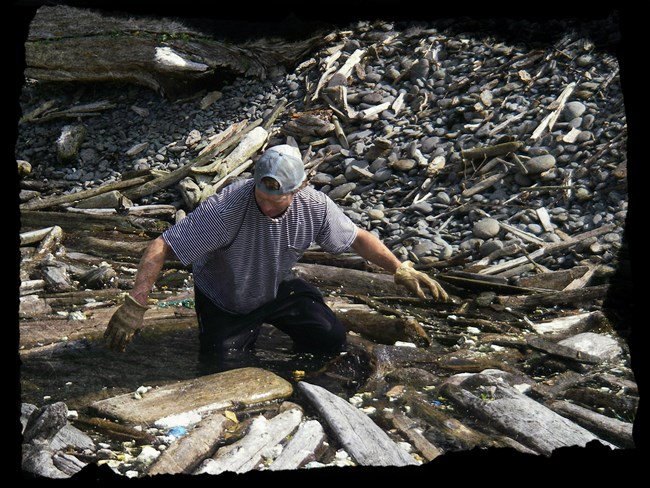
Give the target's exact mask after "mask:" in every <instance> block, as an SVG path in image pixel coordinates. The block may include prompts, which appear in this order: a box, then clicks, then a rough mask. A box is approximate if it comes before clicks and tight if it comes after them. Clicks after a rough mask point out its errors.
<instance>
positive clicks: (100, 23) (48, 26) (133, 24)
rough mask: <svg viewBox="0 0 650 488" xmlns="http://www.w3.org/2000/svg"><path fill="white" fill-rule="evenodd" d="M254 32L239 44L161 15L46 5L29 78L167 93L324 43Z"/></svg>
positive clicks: (37, 22) (34, 28)
mask: <svg viewBox="0 0 650 488" xmlns="http://www.w3.org/2000/svg"><path fill="white" fill-rule="evenodd" d="M324 40H325V39H324V37H323V36H322V35H321V36H318V35H312V37H310V38H309V39H305V40H300V41H296V42H288V41H284V40H278V39H274V40H273V41H270V40H268V39H266V40H265V39H256V40H255V41H250V42H246V43H242V44H239V45H235V44H231V43H228V42H224V41H221V40H217V39H216V38H215V37H213V33H211V32H209V31H201V30H200V29H196V28H194V27H191V26H189V25H186V24H184V23H182V22H179V21H176V20H172V19H165V18H160V19H158V18H144V17H137V16H129V17H126V16H124V15H120V14H117V13H113V12H107V11H104V12H103V11H99V10H89V9H78V8H73V7H67V6H54V7H50V6H43V7H41V8H39V9H38V11H37V12H36V15H35V16H34V19H33V21H32V24H31V25H30V30H29V34H28V36H27V42H26V43H25V61H26V71H25V76H26V77H27V78H34V79H36V80H40V81H49V82H70V81H79V82H85V83H88V82H105V81H111V82H126V83H133V84H137V85H142V86H145V87H148V88H151V89H153V90H155V91H156V92H158V93H160V94H162V95H164V96H168V97H174V96H179V95H180V94H181V93H183V92H186V91H187V90H188V89H192V88H193V87H194V88H196V87H199V86H201V83H206V82H212V83H213V82H214V81H215V80H224V79H228V78H232V77H236V76H251V77H258V78H264V77H265V76H266V75H267V74H268V72H269V71H270V70H271V69H272V68H274V67H277V66H290V65H292V64H294V63H295V62H296V61H297V60H299V59H300V58H302V57H303V56H305V54H306V53H308V52H309V51H311V50H312V49H314V48H315V47H316V46H318V45H320V44H322V43H323V42H324Z"/></svg>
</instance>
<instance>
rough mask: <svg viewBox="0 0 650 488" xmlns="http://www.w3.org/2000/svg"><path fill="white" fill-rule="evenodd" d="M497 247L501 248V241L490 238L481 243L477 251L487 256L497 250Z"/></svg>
mask: <svg viewBox="0 0 650 488" xmlns="http://www.w3.org/2000/svg"><path fill="white" fill-rule="evenodd" d="M499 249H503V242H501V241H500V240H498V239H490V240H488V241H485V242H484V243H483V244H481V247H479V249H478V252H479V253H480V255H481V256H489V255H490V254H492V253H493V252H494V251H498V250H499Z"/></svg>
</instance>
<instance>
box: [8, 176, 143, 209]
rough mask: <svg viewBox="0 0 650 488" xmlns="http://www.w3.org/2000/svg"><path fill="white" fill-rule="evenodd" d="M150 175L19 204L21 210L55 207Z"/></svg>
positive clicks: (135, 181)
mask: <svg viewBox="0 0 650 488" xmlns="http://www.w3.org/2000/svg"><path fill="white" fill-rule="evenodd" d="M149 179H150V177H147V176H140V177H136V178H131V179H127V180H122V181H115V182H110V183H106V184H104V185H101V186H99V187H97V188H91V189H89V190H82V191H79V192H76V193H66V194H64V195H54V196H51V197H48V198H35V199H33V200H29V201H28V202H26V203H24V204H22V205H21V206H20V209H21V210H41V209H44V208H49V207H56V206H58V205H64V204H66V203H74V202H78V201H80V200H84V199H86V198H90V197H94V196H97V195H102V194H104V193H107V192H110V191H113V190H120V189H122V188H129V187H131V186H136V185H141V184H143V183H145V182H146V181H147V180H149Z"/></svg>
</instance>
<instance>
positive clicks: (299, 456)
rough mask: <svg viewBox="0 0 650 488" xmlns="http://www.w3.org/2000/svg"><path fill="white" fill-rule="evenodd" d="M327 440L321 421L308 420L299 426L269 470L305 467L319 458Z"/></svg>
mask: <svg viewBox="0 0 650 488" xmlns="http://www.w3.org/2000/svg"><path fill="white" fill-rule="evenodd" d="M326 440H327V435H326V434H325V431H324V430H323V426H322V425H321V424H320V422H319V421H318V420H307V421H306V422H304V423H302V424H301V425H300V426H299V427H298V430H297V431H296V433H295V435H294V436H293V437H292V438H291V439H290V440H289V442H287V444H286V445H285V446H284V449H283V450H282V452H281V453H280V455H279V456H278V457H277V458H275V460H274V461H273V463H272V464H271V466H269V470H271V471H281V470H287V469H298V468H301V467H303V466H304V465H305V464H307V463H308V462H310V461H314V460H315V459H316V458H317V456H318V453H319V451H320V450H321V449H322V448H323V446H324V443H325V441H326Z"/></svg>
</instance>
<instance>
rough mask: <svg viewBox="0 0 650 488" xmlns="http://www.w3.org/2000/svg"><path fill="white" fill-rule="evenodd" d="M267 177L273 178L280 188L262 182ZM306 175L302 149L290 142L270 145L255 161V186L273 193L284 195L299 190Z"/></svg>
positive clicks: (265, 191)
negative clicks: (269, 186)
mask: <svg viewBox="0 0 650 488" xmlns="http://www.w3.org/2000/svg"><path fill="white" fill-rule="evenodd" d="M265 177H268V178H273V179H274V180H275V181H277V182H278V184H279V185H280V188H278V189H277V190H273V189H270V188H268V187H267V186H266V185H264V184H262V178H265ZM305 177H306V175H305V166H304V165H303V162H302V157H301V156H300V151H299V150H298V148H296V147H294V146H290V145H288V144H281V145H279V146H273V147H270V148H269V149H267V150H266V151H264V153H263V154H262V155H261V156H260V158H259V159H258V160H257V163H255V186H256V187H257V188H259V189H260V190H261V191H263V192H264V193H269V194H271V195H284V194H286V193H291V192H292V191H294V190H297V189H298V188H299V187H300V185H301V184H302V182H303V181H304V180H305Z"/></svg>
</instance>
